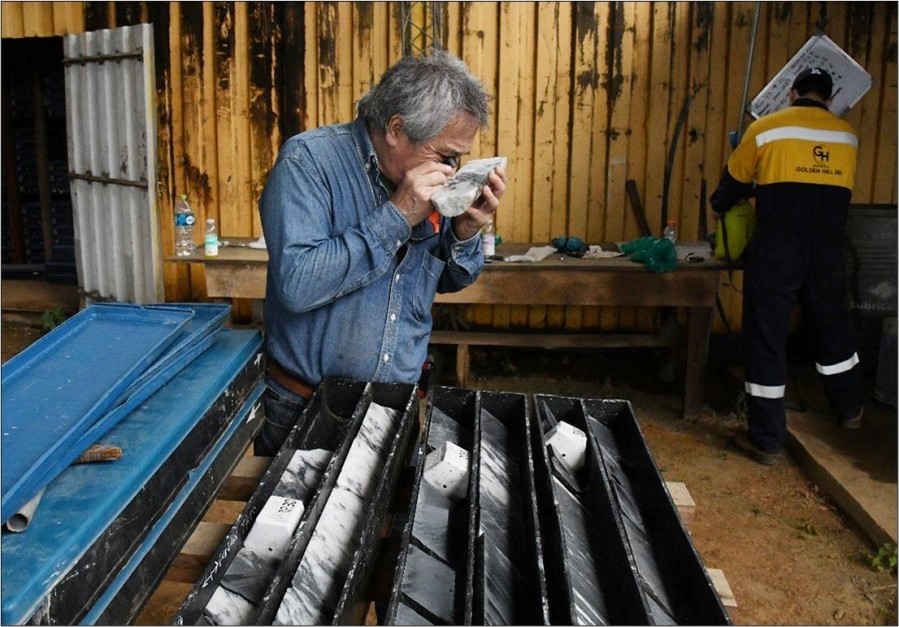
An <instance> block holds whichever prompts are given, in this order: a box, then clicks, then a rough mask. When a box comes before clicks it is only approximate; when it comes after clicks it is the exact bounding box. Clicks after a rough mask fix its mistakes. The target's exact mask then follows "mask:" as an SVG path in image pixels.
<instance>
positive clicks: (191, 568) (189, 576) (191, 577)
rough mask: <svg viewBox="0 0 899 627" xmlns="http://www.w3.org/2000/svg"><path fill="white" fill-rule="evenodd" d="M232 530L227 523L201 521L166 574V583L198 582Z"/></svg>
mask: <svg viewBox="0 0 899 627" xmlns="http://www.w3.org/2000/svg"><path fill="white" fill-rule="evenodd" d="M230 530H231V525H228V524H225V523H213V522H206V521H201V522H200V523H199V524H198V525H197V528H196V529H195V530H194V532H193V533H192V534H191V535H190V537H189V538H188V539H187V542H185V543H184V547H183V548H182V549H181V553H179V554H178V556H177V557H176V558H175V561H174V562H173V563H172V565H171V567H170V568H169V570H168V571H167V572H166V575H165V579H166V581H176V582H182V583H194V582H196V581H197V579H199V577H200V575H201V574H202V573H203V569H204V568H206V564H208V563H209V560H210V559H212V556H213V555H214V554H215V551H216V549H217V548H218V546H219V544H221V542H222V539H224V537H225V536H226V535H228V532H229V531H230Z"/></svg>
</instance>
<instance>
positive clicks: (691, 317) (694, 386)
mask: <svg viewBox="0 0 899 627" xmlns="http://www.w3.org/2000/svg"><path fill="white" fill-rule="evenodd" d="M711 328H712V308H711V307H690V308H689V309H687V364H686V369H685V370H686V372H685V373H684V374H685V376H684V418H687V419H688V420H693V419H695V418H698V417H699V414H700V413H701V412H702V408H703V397H704V392H705V388H704V386H703V377H704V376H705V365H706V358H707V357H708V352H709V333H710V331H711Z"/></svg>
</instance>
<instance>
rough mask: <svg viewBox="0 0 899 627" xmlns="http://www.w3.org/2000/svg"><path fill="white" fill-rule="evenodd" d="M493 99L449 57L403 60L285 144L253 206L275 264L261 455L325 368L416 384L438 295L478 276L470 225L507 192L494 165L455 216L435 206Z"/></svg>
mask: <svg viewBox="0 0 899 627" xmlns="http://www.w3.org/2000/svg"><path fill="white" fill-rule="evenodd" d="M487 102H488V96H487V94H486V93H485V92H484V89H483V87H482V85H481V83H480V81H478V80H477V79H476V78H475V77H474V76H472V75H471V73H470V72H469V71H468V69H467V68H466V67H465V64H464V63H462V61H461V60H459V59H458V58H456V57H454V56H453V55H451V54H449V53H446V52H443V51H432V52H431V53H430V54H427V55H423V56H420V57H413V56H408V57H405V58H403V59H401V60H400V61H398V62H397V63H396V64H395V65H393V66H392V67H391V68H390V69H388V70H387V71H386V72H385V73H384V75H383V76H382V77H381V80H380V82H379V83H378V84H377V85H374V86H373V87H372V88H371V90H370V91H369V92H368V93H367V94H366V95H365V96H364V97H363V98H362V99H361V100H360V101H359V103H358V107H357V119H356V120H355V121H354V122H351V123H347V124H339V125H335V126H327V127H322V128H317V129H313V130H310V131H306V132H304V133H301V134H299V135H296V136H295V137H292V138H291V139H289V140H287V142H286V143H285V144H284V146H282V148H281V152H280V154H279V155H278V159H277V160H276V161H275V165H274V166H273V168H272V170H271V172H270V174H269V177H268V181H267V182H266V186H265V190H264V191H263V194H262V198H261V199H260V202H259V212H260V215H261V217H262V228H263V231H264V234H265V241H266V245H267V247H268V253H269V265H268V283H267V285H266V298H265V334H266V337H265V345H266V354H267V368H266V383H267V384H268V390H267V391H266V394H265V397H264V400H263V402H264V406H265V413H266V423H265V425H264V426H263V428H262V432H261V433H260V435H259V436H258V437H257V439H256V443H255V451H256V454H257V455H274V454H275V453H277V451H278V449H279V448H280V446H281V444H282V443H283V441H284V438H285V437H286V436H287V434H288V432H289V431H290V428H291V427H292V426H293V424H294V423H295V422H296V419H297V416H298V415H299V413H300V412H301V411H302V409H303V408H304V407H305V404H306V402H307V400H308V399H309V397H310V396H311V395H312V392H313V391H314V389H315V387H316V386H317V385H318V384H319V383H320V382H321V380H322V379H323V378H325V377H328V376H336V377H344V378H349V379H356V380H361V381H387V382H408V383H414V382H416V381H418V379H419V377H420V375H421V369H422V365H423V363H424V361H425V359H426V358H427V346H428V340H429V338H430V333H431V312H430V310H431V305H432V303H433V301H434V296H435V295H436V293H437V292H438V291H439V292H454V291H458V290H460V289H462V288H464V287H466V286H467V285H470V284H471V283H473V282H474V281H475V279H477V277H478V275H479V274H480V271H481V269H482V268H483V265H484V257H483V254H482V253H481V247H480V237H479V236H478V233H479V232H480V229H481V227H483V226H484V225H485V224H486V223H487V221H488V220H490V219H491V218H492V216H493V213H494V212H495V211H496V209H497V207H498V206H499V199H500V198H501V197H502V195H503V191H504V190H505V178H506V176H505V172H504V171H503V169H502V168H497V169H496V170H494V171H493V172H492V173H491V174H490V176H489V178H488V180H487V184H486V185H485V186H484V187H483V190H482V194H481V196H480V197H479V198H478V199H477V200H476V201H475V202H474V203H473V205H472V206H471V207H470V208H469V209H468V211H466V212H465V213H463V214H462V215H459V216H456V217H454V218H452V219H450V218H446V217H443V216H441V215H439V214H438V213H437V212H436V211H434V207H433V206H432V205H431V202H430V199H431V195H432V194H433V193H434V192H435V191H436V190H437V189H439V188H440V187H441V186H443V185H444V184H445V183H446V182H447V180H448V179H449V177H450V176H452V174H453V172H454V171H455V170H456V169H457V168H458V166H459V158H460V157H461V156H462V155H466V154H468V153H469V151H470V150H471V146H472V144H473V143H474V139H475V135H476V134H477V132H478V130H479V129H481V128H482V127H485V126H486V124H487V114H488V108H487Z"/></svg>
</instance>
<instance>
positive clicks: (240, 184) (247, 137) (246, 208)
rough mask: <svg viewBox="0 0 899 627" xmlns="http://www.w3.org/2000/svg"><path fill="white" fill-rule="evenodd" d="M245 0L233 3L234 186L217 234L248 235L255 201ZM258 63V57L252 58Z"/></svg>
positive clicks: (247, 21) (251, 231)
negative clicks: (232, 196) (232, 197)
mask: <svg viewBox="0 0 899 627" xmlns="http://www.w3.org/2000/svg"><path fill="white" fill-rule="evenodd" d="M248 4H249V3H247V2H235V3H234V4H233V7H234V17H233V19H234V29H233V39H232V41H233V44H232V48H231V49H232V59H231V77H232V81H233V86H232V91H231V98H232V119H231V125H232V129H233V130H232V139H233V143H232V147H233V151H234V152H233V153H232V162H233V164H234V165H233V168H234V170H233V176H234V178H235V185H234V200H235V202H234V204H233V205H231V206H230V207H220V208H219V213H220V215H222V221H221V226H220V227H219V233H226V234H229V235H241V236H248V235H252V233H253V213H255V207H256V203H255V202H254V198H253V189H252V182H253V163H252V156H251V152H250V147H251V145H252V138H251V134H250V65H249V62H248V61H249V59H250V36H249V29H250V25H249V14H248V12H247V6H248ZM261 21H264V20H260V21H255V20H254V24H253V29H254V30H257V29H262V28H263V25H262V24H261V23H260V22H261ZM255 61H256V62H257V63H258V62H259V61H258V59H255Z"/></svg>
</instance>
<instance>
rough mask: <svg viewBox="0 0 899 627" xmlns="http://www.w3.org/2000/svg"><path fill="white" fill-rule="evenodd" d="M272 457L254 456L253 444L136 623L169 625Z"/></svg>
mask: <svg viewBox="0 0 899 627" xmlns="http://www.w3.org/2000/svg"><path fill="white" fill-rule="evenodd" d="M271 461H272V458H271V457H255V456H254V455H253V454H252V447H251V448H250V450H248V452H247V454H246V455H245V456H244V457H242V458H241V460H240V461H239V462H238V463H237V466H236V467H235V469H234V471H233V472H232V473H231V475H230V476H229V477H228V478H227V479H226V480H225V483H224V485H223V486H222V489H221V491H220V492H219V494H218V498H217V499H216V500H215V501H213V503H212V505H211V506H210V507H209V511H208V512H206V515H205V516H204V517H203V520H202V521H200V524H199V525H197V528H196V529H195V530H194V532H193V534H192V535H191V536H190V537H189V538H188V539H187V541H186V542H185V543H184V547H183V548H182V549H181V553H179V555H178V556H177V557H176V558H175V561H174V562H172V565H171V566H170V567H169V569H168V571H166V574H165V577H164V578H163V580H162V582H161V583H160V584H159V587H158V588H156V591H155V592H154V593H153V594H152V595H151V596H150V598H149V599H148V600H147V603H146V605H145V606H144V609H143V611H142V612H141V613H140V614H139V615H138V617H137V618H136V619H135V621H134V624H135V625H170V624H171V623H172V618H173V617H174V616H175V613H176V612H177V611H178V608H179V607H181V603H182V602H183V601H184V599H185V598H186V597H187V595H188V594H190V591H191V590H192V589H193V587H194V583H195V582H196V581H197V579H199V577H200V575H201V574H202V573H203V569H204V568H206V564H208V563H209V560H210V559H211V558H212V556H213V555H214V554H215V552H216V550H217V549H218V546H219V544H220V543H221V541H222V538H224V537H225V535H226V534H227V533H228V531H229V530H230V529H231V525H232V524H234V521H236V520H237V517H238V516H240V513H241V512H242V511H243V508H244V506H246V504H247V501H249V500H250V497H251V496H252V495H253V492H254V491H255V490H256V487H257V486H258V485H259V481H260V480H261V479H262V475H264V474H265V471H266V470H267V469H268V467H269V464H271Z"/></svg>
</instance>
